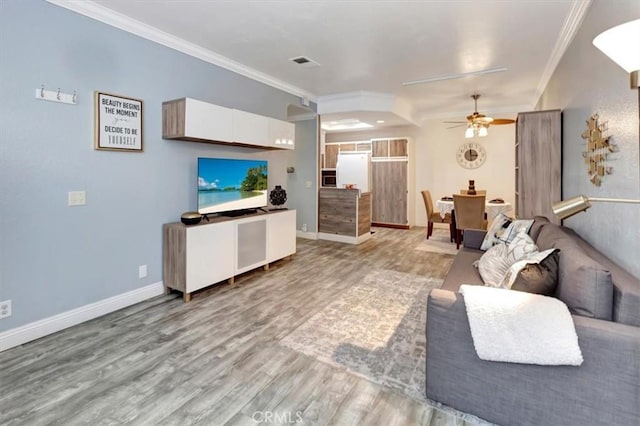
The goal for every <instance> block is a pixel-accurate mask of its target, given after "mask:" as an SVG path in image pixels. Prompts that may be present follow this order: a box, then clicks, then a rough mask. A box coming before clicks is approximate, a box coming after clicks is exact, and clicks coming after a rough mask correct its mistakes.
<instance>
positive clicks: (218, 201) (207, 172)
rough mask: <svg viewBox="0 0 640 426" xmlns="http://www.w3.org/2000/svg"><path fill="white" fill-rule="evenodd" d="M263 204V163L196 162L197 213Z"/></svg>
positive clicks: (230, 161) (251, 161) (264, 191)
mask: <svg viewBox="0 0 640 426" xmlns="http://www.w3.org/2000/svg"><path fill="white" fill-rule="evenodd" d="M266 205H267V162H266V161H262V160H231V159H211V158H200V159H199V160H198V212H200V213H201V214H206V213H218V212H225V211H231V210H241V209H250V208H256V207H263V206H266Z"/></svg>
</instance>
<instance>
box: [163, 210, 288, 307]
mask: <svg viewBox="0 0 640 426" xmlns="http://www.w3.org/2000/svg"><path fill="white" fill-rule="evenodd" d="M295 252H296V211H295V210H279V211H271V212H269V213H260V214H255V215H251V216H245V217H240V218H228V217H216V218H213V219H212V222H203V223H200V224H198V225H192V226H186V225H184V224H182V223H181V222H174V223H167V224H164V225H163V254H162V268H163V282H164V286H165V289H166V290H167V291H169V290H170V289H174V290H178V291H181V292H182V293H183V296H184V301H185V302H188V301H189V300H190V299H191V293H192V292H194V291H196V290H199V289H201V288H204V287H207V286H209V285H212V284H215V283H218V282H220V281H224V280H229V281H230V282H233V279H234V277H235V276H236V275H238V274H241V273H243V272H246V271H249V270H251V269H255V268H258V267H260V266H264V267H265V269H268V267H269V263H271V262H275V261H276V260H279V259H282V258H285V257H287V256H291V255H293V254H295Z"/></svg>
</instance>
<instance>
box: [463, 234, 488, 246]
mask: <svg viewBox="0 0 640 426" xmlns="http://www.w3.org/2000/svg"><path fill="white" fill-rule="evenodd" d="M486 234H487V231H483V230H482V229H465V230H464V238H463V240H462V243H463V245H464V246H465V247H466V248H470V249H475V250H480V246H481V245H482V241H483V240H484V236H485V235H486Z"/></svg>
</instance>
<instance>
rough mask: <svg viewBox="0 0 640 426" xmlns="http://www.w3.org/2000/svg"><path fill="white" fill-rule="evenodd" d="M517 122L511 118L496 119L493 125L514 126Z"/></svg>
mask: <svg viewBox="0 0 640 426" xmlns="http://www.w3.org/2000/svg"><path fill="white" fill-rule="evenodd" d="M515 122H516V120H511V119H510V118H494V119H493V121H492V122H491V124H492V125H494V124H497V125H498V126H499V125H501V124H513V123H515Z"/></svg>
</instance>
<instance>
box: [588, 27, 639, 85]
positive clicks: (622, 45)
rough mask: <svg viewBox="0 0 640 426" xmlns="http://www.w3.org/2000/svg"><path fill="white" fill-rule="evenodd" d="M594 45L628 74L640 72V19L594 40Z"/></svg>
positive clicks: (611, 30) (613, 29)
mask: <svg viewBox="0 0 640 426" xmlns="http://www.w3.org/2000/svg"><path fill="white" fill-rule="evenodd" d="M593 45H594V46H596V47H597V48H598V49H600V50H601V51H602V52H603V53H604V54H605V55H607V56H608V57H609V58H611V60H612V61H613V62H615V63H616V64H618V65H620V66H621V67H622V68H624V70H625V71H626V72H628V73H631V72H633V71H638V70H640V19H636V20H635V21H630V22H627V23H625V24H621V25H618V26H616V27H613V28H611V29H609V30H607V31H605V32H603V33H602V34H600V35H598V36H597V37H596V38H594V39H593Z"/></svg>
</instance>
